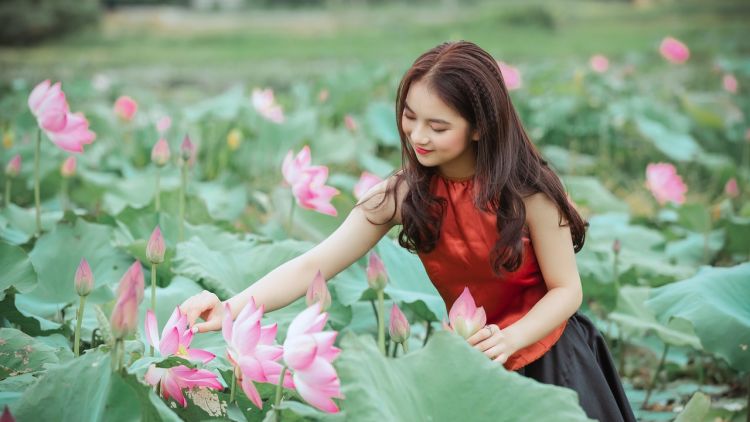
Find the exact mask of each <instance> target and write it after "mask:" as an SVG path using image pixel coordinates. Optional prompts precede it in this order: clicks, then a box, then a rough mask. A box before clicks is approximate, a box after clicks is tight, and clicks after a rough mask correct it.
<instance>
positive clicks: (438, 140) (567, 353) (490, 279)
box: [181, 42, 635, 422]
mask: <svg viewBox="0 0 750 422" xmlns="http://www.w3.org/2000/svg"><path fill="white" fill-rule="evenodd" d="M396 112H397V125H398V131H399V134H400V136H401V146H402V159H403V165H402V169H401V170H399V171H398V172H396V173H395V174H393V175H392V176H391V177H389V178H388V179H386V180H385V181H383V182H382V183H381V184H379V185H377V186H375V187H373V188H372V189H371V190H370V191H369V192H368V193H367V194H366V195H365V197H364V198H363V199H362V200H361V201H360V203H359V204H357V206H355V207H354V209H353V210H352V211H351V213H350V214H349V216H348V217H347V218H346V220H345V221H344V222H343V223H342V224H341V226H340V227H339V228H338V229H337V230H336V231H334V233H333V234H331V235H330V236H329V237H328V238H327V239H325V240H324V241H323V242H321V243H320V244H318V245H317V246H315V247H314V248H313V249H311V250H310V251H308V252H307V253H305V254H303V255H301V256H299V257H297V258H295V259H292V260H291V261H289V262H287V263H285V264H283V265H281V266H279V267H278V268H276V269H274V270H273V271H271V272H270V273H269V274H267V275H266V276H264V277H263V278H261V279H260V280H258V281H257V282H255V283H254V284H252V285H250V286H249V287H248V288H247V289H245V290H244V291H243V292H241V293H239V294H238V295H236V296H234V297H232V298H231V299H229V300H228V302H229V303H230V304H231V309H232V312H233V313H234V314H235V315H234V316H235V317H236V315H237V314H238V313H239V312H240V310H241V309H242V307H243V306H244V305H245V304H246V303H247V302H248V300H249V298H250V297H251V296H252V297H254V299H255V302H256V303H257V304H258V305H260V304H264V305H265V308H266V310H268V311H271V310H274V309H278V308H281V307H283V306H286V305H288V304H289V303H291V302H293V301H294V300H295V299H297V298H299V297H300V296H302V295H303V294H304V293H305V292H306V290H307V287H308V284H309V283H310V282H311V281H312V280H313V277H314V275H315V273H316V272H317V271H318V270H320V271H322V273H323V275H324V277H325V278H326V279H330V278H332V277H334V276H335V275H336V274H338V273H339V272H340V271H342V270H344V269H345V268H346V267H348V266H349V265H351V264H352V263H354V262H355V261H356V260H357V259H359V258H360V257H361V256H363V255H364V254H365V253H367V251H369V250H370V249H371V248H372V247H373V246H374V245H375V244H376V243H377V242H378V240H380V238H382V237H383V236H384V235H385V234H386V233H387V232H388V230H389V229H390V228H391V227H393V226H394V225H401V232H400V234H399V242H400V244H401V245H402V246H403V247H405V248H408V249H409V250H411V251H414V252H416V253H418V255H419V257H420V259H421V260H422V263H423V264H424V266H425V269H426V270H427V273H428V275H429V276H430V279H431V281H432V282H433V284H434V285H435V287H436V288H437V290H438V291H439V292H440V294H441V296H442V297H443V299H444V300H445V302H446V304H447V305H448V306H449V307H450V305H451V304H452V303H453V302H454V301H455V300H456V299H457V298H458V296H459V295H460V294H461V292H462V291H463V289H464V287H465V286H467V285H468V288H469V290H470V292H471V294H472V296H473V297H474V299H475V301H476V302H477V305H478V306H483V307H484V309H485V311H486V313H487V320H488V322H491V324H489V325H487V326H486V327H485V328H483V329H481V330H479V331H478V332H476V333H475V334H474V335H472V336H471V337H469V338H468V342H469V343H470V344H471V345H472V346H473V347H475V348H477V349H478V350H480V351H481V352H483V353H484V354H485V355H487V357H488V358H490V359H493V360H495V361H497V362H499V363H502V364H503V365H505V367H506V368H507V369H509V370H515V371H518V372H519V373H520V374H523V375H525V376H528V377H531V378H534V379H536V380H537V381H540V382H544V383H549V384H555V385H560V386H564V387H568V388H571V389H574V390H576V391H577V392H578V396H579V401H580V404H581V406H582V407H583V409H584V410H585V411H586V413H587V414H588V416H589V417H592V418H596V419H599V420H602V421H608V422H609V421H623V420H624V421H635V417H634V416H633V413H632V410H631V408H630V405H629V403H628V400H627V398H626V397H625V394H624V392H623V389H622V386H621V383H620V380H619V377H618V375H617V372H616V371H615V369H614V365H613V363H612V358H611V356H610V354H609V351H608V350H607V347H606V344H605V343H604V340H603V338H602V336H601V334H600V333H599V332H598V331H597V329H596V328H595V327H594V325H593V324H592V323H591V321H590V320H589V319H587V318H586V317H585V316H583V315H582V314H580V313H579V312H577V310H578V308H579V306H580V305H581V300H582V293H581V281H580V277H579V274H578V270H577V267H576V261H575V252H577V251H579V250H580V249H581V247H583V243H584V238H585V227H586V223H585V222H584V221H583V219H582V218H581V216H580V215H579V214H578V212H576V210H575V208H573V206H572V205H571V204H570V202H568V199H567V196H566V194H565V190H564V188H563V186H562V183H561V182H560V180H559V178H558V177H557V176H556V175H555V174H554V172H553V171H552V170H551V169H550V168H549V167H548V166H547V163H546V162H545V161H544V160H543V159H542V158H541V156H540V155H539V152H538V151H537V150H536V148H535V147H534V145H533V144H532V143H531V140H530V139H529V137H528V135H527V134H526V132H525V131H524V129H523V126H522V124H521V122H520V120H519V118H518V115H517V114H516V112H515V110H514V108H513V105H512V103H511V100H510V97H509V95H508V91H507V89H506V87H505V83H504V81H503V77H502V74H501V72H500V69H499V67H498V64H497V62H496V61H495V60H494V59H493V58H492V56H491V55H490V54H488V53H487V52H486V51H484V50H482V49H481V48H479V47H478V46H476V45H474V44H472V43H469V42H452V43H445V44H441V45H439V46H437V47H435V48H433V49H431V50H429V51H427V52H426V53H424V54H423V55H422V56H420V57H419V58H417V60H416V61H415V62H414V64H413V65H412V67H411V68H410V69H409V70H408V71H407V72H406V74H405V75H404V77H403V79H402V81H401V84H400V86H399V89H398V96H397V102H396ZM181 308H182V310H183V312H186V313H187V315H188V319H189V321H190V324H191V325H193V324H194V323H195V321H196V320H197V318H198V317H200V318H202V319H204V320H205V322H202V323H197V324H195V325H194V330H195V331H202V332H204V331H209V330H218V329H220V328H221V321H222V314H223V312H224V310H223V309H224V308H223V306H222V303H221V301H220V300H219V299H218V298H217V297H216V295H214V294H213V293H211V292H208V291H204V292H202V293H201V294H199V295H196V296H194V297H191V298H189V299H188V300H186V301H185V302H184V303H183V304H182V305H181Z"/></svg>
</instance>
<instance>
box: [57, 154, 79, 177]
mask: <svg viewBox="0 0 750 422" xmlns="http://www.w3.org/2000/svg"><path fill="white" fill-rule="evenodd" d="M60 174H61V175H62V177H73V176H75V174H76V157H75V156H72V155H71V156H70V157H68V158H66V159H65V161H63V163H62V165H61V166H60Z"/></svg>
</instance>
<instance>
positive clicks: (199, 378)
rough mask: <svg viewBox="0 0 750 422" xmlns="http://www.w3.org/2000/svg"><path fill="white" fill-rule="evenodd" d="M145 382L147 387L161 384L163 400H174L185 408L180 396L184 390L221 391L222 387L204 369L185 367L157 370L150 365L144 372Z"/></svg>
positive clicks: (185, 403) (215, 378)
mask: <svg viewBox="0 0 750 422" xmlns="http://www.w3.org/2000/svg"><path fill="white" fill-rule="evenodd" d="M144 378H145V380H146V382H147V383H148V384H149V385H153V386H157V385H159V384H161V395H162V397H164V399H166V400H169V399H170V398H172V399H174V400H175V401H176V402H178V403H180V405H181V406H182V407H187V400H185V396H184V395H182V390H183V389H184V388H193V387H206V388H211V389H214V390H221V389H223V388H224V387H223V386H222V385H221V382H220V381H219V380H218V379H217V377H216V374H214V373H213V372H211V371H208V370H205V369H190V368H188V367H187V366H185V365H179V366H174V367H172V368H157V367H156V365H153V364H152V365H151V366H149V367H148V370H147V371H146V375H145V377H144Z"/></svg>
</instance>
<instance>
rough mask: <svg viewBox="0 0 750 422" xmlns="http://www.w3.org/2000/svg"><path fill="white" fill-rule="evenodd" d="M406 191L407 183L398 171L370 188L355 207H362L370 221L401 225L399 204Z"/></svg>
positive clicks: (407, 189)
mask: <svg viewBox="0 0 750 422" xmlns="http://www.w3.org/2000/svg"><path fill="white" fill-rule="evenodd" d="M408 191H409V185H408V182H407V180H406V178H405V177H403V174H402V173H401V172H400V171H399V172H396V173H394V174H392V175H390V176H389V177H387V178H386V179H384V180H383V181H381V182H380V183H378V184H376V185H375V186H373V187H372V188H370V190H368V191H367V192H366V193H365V194H364V195H363V196H362V199H361V200H360V201H359V202H358V203H357V206H362V209H363V210H364V211H365V213H366V214H367V216H368V218H370V220H372V221H376V222H379V223H385V222H391V223H392V224H401V204H402V203H403V201H404V198H405V197H406V193H407V192H408Z"/></svg>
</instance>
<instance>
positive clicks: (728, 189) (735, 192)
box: [724, 177, 740, 198]
mask: <svg viewBox="0 0 750 422" xmlns="http://www.w3.org/2000/svg"><path fill="white" fill-rule="evenodd" d="M724 193H726V194H727V196H728V197H730V198H736V197H738V196H740V188H739V187H738V186H737V179H735V178H734V177H733V178H731V179H729V180H727V184H726V185H724Z"/></svg>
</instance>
